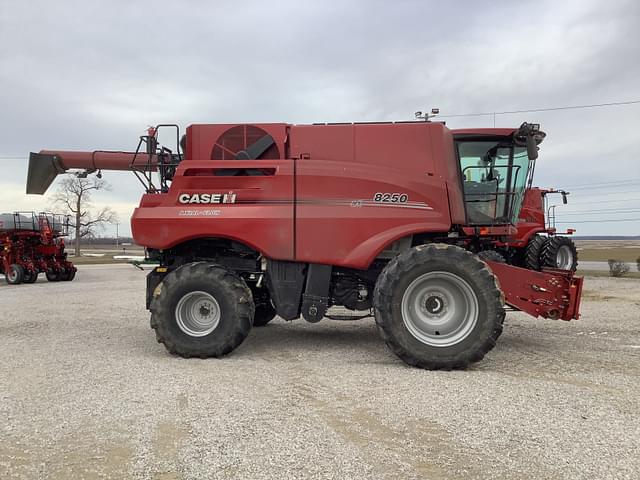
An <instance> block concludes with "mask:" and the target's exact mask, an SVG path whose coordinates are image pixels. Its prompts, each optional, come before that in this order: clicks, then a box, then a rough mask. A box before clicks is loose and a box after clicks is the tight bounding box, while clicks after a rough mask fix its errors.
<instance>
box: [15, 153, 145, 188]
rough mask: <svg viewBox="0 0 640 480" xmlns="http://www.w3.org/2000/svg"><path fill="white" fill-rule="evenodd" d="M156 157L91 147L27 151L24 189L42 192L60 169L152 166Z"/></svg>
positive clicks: (125, 168)
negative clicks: (78, 150) (27, 162)
mask: <svg viewBox="0 0 640 480" xmlns="http://www.w3.org/2000/svg"><path fill="white" fill-rule="evenodd" d="M156 161H157V157H156V156H155V155H152V156H151V157H149V155H147V154H145V153H138V154H136V153H133V152H114V151H100V150H97V151H93V152H73V151H63V150H60V151H54V150H41V151H40V152H39V153H33V152H32V153H31V154H29V170H28V173H27V193H28V194H37V195H42V194H44V193H45V192H46V191H47V189H48V188H49V186H50V185H51V183H53V181H54V180H55V178H56V177H57V176H58V174H60V173H65V172H66V171H67V170H70V169H81V170H86V171H88V172H89V173H91V172H95V171H97V170H131V169H132V168H133V167H136V168H139V169H146V170H147V171H155V170H156Z"/></svg>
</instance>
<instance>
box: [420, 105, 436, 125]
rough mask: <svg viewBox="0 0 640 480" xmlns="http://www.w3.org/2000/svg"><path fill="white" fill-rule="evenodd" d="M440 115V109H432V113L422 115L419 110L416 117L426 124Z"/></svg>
mask: <svg viewBox="0 0 640 480" xmlns="http://www.w3.org/2000/svg"><path fill="white" fill-rule="evenodd" d="M439 114H440V109H439V108H432V109H431V113H422V112H421V111H420V110H418V111H417V112H416V113H415V117H416V119H417V120H424V121H425V122H428V121H430V120H431V119H432V118H434V117H435V116H437V115H439Z"/></svg>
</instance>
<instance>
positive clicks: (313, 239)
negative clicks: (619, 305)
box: [27, 122, 582, 369]
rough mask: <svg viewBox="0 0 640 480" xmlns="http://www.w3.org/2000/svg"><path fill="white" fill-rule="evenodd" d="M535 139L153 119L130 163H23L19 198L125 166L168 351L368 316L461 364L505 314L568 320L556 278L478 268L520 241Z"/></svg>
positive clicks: (409, 343)
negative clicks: (82, 174)
mask: <svg viewBox="0 0 640 480" xmlns="http://www.w3.org/2000/svg"><path fill="white" fill-rule="evenodd" d="M167 128H175V132H176V136H175V139H176V140H175V143H176V145H175V147H173V149H170V148H167V147H166V146H161V145H160V144H159V141H158V131H159V130H161V129H167ZM454 133H455V135H454ZM171 135H173V132H171ZM544 137H545V134H544V133H543V132H541V131H540V129H539V126H537V125H531V124H526V123H524V124H522V125H521V126H520V127H519V128H498V129H495V128H494V129H475V130H464V131H455V132H452V131H451V130H449V129H448V128H447V127H446V126H445V125H444V124H442V123H435V122H433V123H432V122H401V123H364V124H363V123H356V124H314V125H289V124H283V123H278V124H258V125H246V124H240V125H237V124H236V125H225V124H221V125H191V126H189V127H188V128H187V132H186V135H184V136H183V137H182V138H180V134H179V129H178V127H177V126H176V125H160V126H158V127H156V128H154V129H150V130H149V132H148V134H147V135H144V136H142V137H140V142H139V144H138V148H137V150H136V151H135V152H131V153H123V152H108V151H95V152H66V151H41V152H40V153H32V154H31V156H30V161H29V174H28V179H27V193H38V194H42V193H44V192H45V191H46V189H47V188H48V186H49V185H50V184H51V182H52V181H53V180H54V178H55V177H56V175H58V174H59V173H63V172H65V171H67V170H68V169H84V170H85V171H86V173H91V172H95V171H98V170H108V169H114V170H133V171H134V172H135V174H136V175H137V176H138V178H139V179H140V180H141V181H142V183H143V184H144V185H145V188H146V194H144V195H143V196H142V199H141V201H140V205H139V207H138V208H136V210H135V211H134V214H133V217H132V220H131V226H132V231H133V236H134V239H135V241H136V243H138V244H140V245H144V246H145V247H146V250H147V255H148V257H149V258H151V259H155V260H157V261H159V262H160V266H159V267H157V268H155V269H154V270H153V271H152V272H150V273H149V275H148V276H147V308H148V309H149V310H150V311H151V327H152V328H153V329H154V330H155V332H156V337H157V340H158V341H159V342H161V343H163V344H164V345H165V347H166V348H167V349H168V350H169V351H170V352H172V353H175V354H178V355H181V356H184V357H219V356H222V355H225V354H227V353H229V352H231V351H232V350H233V349H234V348H236V347H237V346H238V345H239V344H240V343H241V342H242V341H243V340H244V339H245V338H246V336H247V335H248V333H249V330H250V329H251V327H252V326H260V325H265V324H267V323H268V322H269V321H270V320H271V319H273V318H274V317H275V316H276V315H279V316H280V317H282V318H284V319H285V320H293V319H296V318H299V317H303V318H304V319H305V320H307V321H310V322H317V321H320V320H321V319H322V318H324V317H328V318H335V319H347V318H349V319H352V318H362V317H363V316H366V315H367V313H368V314H369V315H371V314H373V315H374V316H375V319H376V323H377V325H378V327H379V330H380V333H381V335H382V337H383V339H384V340H385V341H386V343H387V345H388V346H389V347H390V348H391V350H392V351H393V352H395V353H396V354H397V355H398V356H399V357H400V358H401V359H402V360H404V361H405V362H407V363H408V364H411V365H415V366H419V367H422V368H431V369H437V368H443V369H451V368H463V367H465V366H467V365H468V364H470V363H472V362H475V361H478V360H480V359H481V358H483V356H484V355H485V354H486V353H487V352H488V351H489V350H491V349H492V348H493V346H494V345H495V342H496V340H497V339H498V337H499V336H500V333H501V332H502V324H503V320H504V317H505V311H506V307H508V308H511V309H512V310H521V311H523V312H526V313H528V314H530V315H532V316H534V317H538V316H541V317H545V318H551V319H563V320H570V319H577V318H578V317H579V313H578V311H579V303H580V295H581V288H582V278H579V277H575V276H574V275H573V272H572V271H571V270H560V269H553V268H546V267H543V268H542V270H541V271H535V270H531V269H525V268H520V267H517V266H513V265H509V264H507V263H502V262H500V261H496V260H498V259H496V258H493V259H492V258H489V257H490V256H491V255H490V254H491V253H492V252H495V249H496V246H497V245H499V244H502V245H507V244H508V243H509V242H511V241H513V240H517V239H518V228H517V227H516V224H517V222H518V218H519V214H520V211H521V208H522V203H523V199H524V198H525V195H526V191H527V188H528V186H529V187H530V185H531V176H532V174H533V167H534V164H535V160H536V158H537V157H538V146H537V145H538V144H539V143H540V142H541V141H542V140H543V139H544ZM337 306H340V307H341V308H342V310H343V311H346V310H349V311H351V314H350V315H348V316H346V315H344V314H341V315H336V314H335V312H334V310H335V308H334V307H337Z"/></svg>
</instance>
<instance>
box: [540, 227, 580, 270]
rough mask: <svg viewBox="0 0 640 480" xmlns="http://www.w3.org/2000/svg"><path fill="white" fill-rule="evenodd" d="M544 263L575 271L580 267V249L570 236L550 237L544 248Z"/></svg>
mask: <svg viewBox="0 0 640 480" xmlns="http://www.w3.org/2000/svg"><path fill="white" fill-rule="evenodd" d="M542 264H543V265H544V266H545V267H552V268H560V269H562V270H571V271H572V272H575V271H576V269H577V268H578V250H577V249H576V245H575V244H574V243H573V240H571V239H570V238H568V237H555V236H554V237H550V238H549V241H548V242H547V243H545V245H544V248H543V249H542Z"/></svg>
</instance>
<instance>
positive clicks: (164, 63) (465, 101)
mask: <svg viewBox="0 0 640 480" xmlns="http://www.w3.org/2000/svg"><path fill="white" fill-rule="evenodd" d="M165 3H166V4H162V3H159V2H125V1H97V2H86V1H66V2H55V3H52V2H45V1H30V2H8V1H6V0H5V1H3V2H2V6H0V98H2V107H1V108H0V122H1V125H2V128H1V129H0V157H1V156H7V155H26V153H27V152H28V151H30V150H39V149H41V148H67V149H94V148H113V149H131V148H134V147H135V145H136V143H137V137H138V135H140V134H141V133H142V132H143V131H144V129H145V127H146V126H147V125H150V124H156V123H160V122H171V123H173V122H175V123H179V124H181V125H182V126H186V125H188V124H189V123H195V122H252V121H287V122H313V121H353V120H355V121H357V120H398V119H407V118H410V117H411V115H412V112H414V111H415V110H418V109H426V108H430V107H431V106H439V107H440V108H441V110H442V112H443V113H444V114H446V113H464V112H476V111H479V112H485V111H495V110H512V109H519V108H532V107H540V106H543V107H544V106H557V105H570V104H583V103H593V102H596V103H597V102H607V101H615V100H625V99H639V98H640V82H639V81H638V79H639V78H640V47H639V45H640V30H638V28H637V25H639V24H640V4H638V2H634V1H610V2H607V3H606V4H605V3H602V2H596V1H593V0H589V1H575V0H574V1H566V2H553V1H550V0H547V1H537V2H511V1H494V2H473V1H459V2H446V3H445V2H436V1H431V2H428V1H417V0H416V1H409V0H407V1H394V2H385V1H365V0H361V1H347V0H345V1H341V2H338V1H325V2H300V1H271V2H259V1H243V2H208V1H187V2H165ZM639 114H640V106H638V105H635V106H629V107H619V108H609V109H597V110H574V111H566V112H549V113H536V114H522V115H505V116H498V117H497V119H496V123H497V125H498V126H514V125H518V124H519V123H521V122H522V121H524V120H527V121H540V122H541V123H542V124H543V128H544V129H545V130H546V131H547V132H548V133H549V137H548V139H547V140H546V141H545V143H544V145H543V150H542V156H541V158H540V162H539V166H538V177H537V180H538V181H537V183H539V184H542V185H547V186H558V187H562V186H564V185H566V186H571V185H576V184H582V183H589V182H596V181H613V180H618V179H620V178H630V177H634V178H636V179H637V178H640V167H638V163H637V161H636V159H635V147H636V145H635V143H636V138H637V133H636V128H637V125H638V120H637V118H638V116H639ZM447 123H448V124H449V125H450V126H452V127H464V126H492V125H493V118H492V117H466V118H465V117H463V118H451V119H447ZM0 162H2V163H3V165H4V166H5V168H4V169H3V171H4V172H5V173H4V174H3V177H2V178H0V184H1V185H4V186H6V187H7V189H6V190H7V191H9V187H11V188H15V187H17V186H20V188H23V185H24V178H25V176H26V173H25V172H26V162H24V161H23V160H8V159H0ZM108 178H109V179H110V180H111V181H112V183H114V184H116V185H115V188H114V191H113V193H111V194H103V195H102V196H100V197H96V200H97V201H98V200H99V201H101V202H118V203H119V204H121V203H125V204H126V203H129V204H131V205H133V204H134V203H135V202H136V201H137V199H138V197H139V194H140V189H139V188H138V186H137V183H136V181H135V179H133V178H131V177H129V176H126V175H124V174H109V175H108ZM637 189H638V190H640V188H637ZM629 190H630V189H629ZM599 195H600V197H598V196H599ZM630 195H631V196H632V197H633V192H632V194H627V197H629V196H630ZM581 196H585V197H587V196H586V195H585V194H584V193H582V194H578V192H576V194H575V198H576V201H580V200H581V198H580V197H581ZM12 198H13V197H12ZM25 198H26V197H25ZM597 198H601V199H607V200H612V199H616V198H617V197H615V196H612V195H611V192H610V191H607V190H605V189H599V190H594V191H593V192H591V193H590V195H589V196H588V197H587V198H586V200H594V201H597ZM635 198H636V199H637V200H634V201H635V203H633V204H634V205H637V206H638V207H639V208H640V192H639V193H638V194H637V195H636V196H635ZM2 202H3V205H2V206H1V207H0V209H1V210H9V209H12V208H21V199H20V198H14V199H13V201H12V202H10V201H9V200H7V199H5V198H4V197H2ZM31 202H32V200H29V204H31ZM614 206H615V205H614ZM565 208H567V207H565ZM571 218H573V219H576V217H571ZM580 227H581V228H580V232H581V233H598V232H599V233H609V231H613V230H612V229H615V232H617V233H618V232H619V233H635V234H637V233H640V226H639V225H638V224H634V223H633V222H631V223H626V224H620V225H615V224H606V225H604V226H603V225H592V224H584V225H581V226H580Z"/></svg>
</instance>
